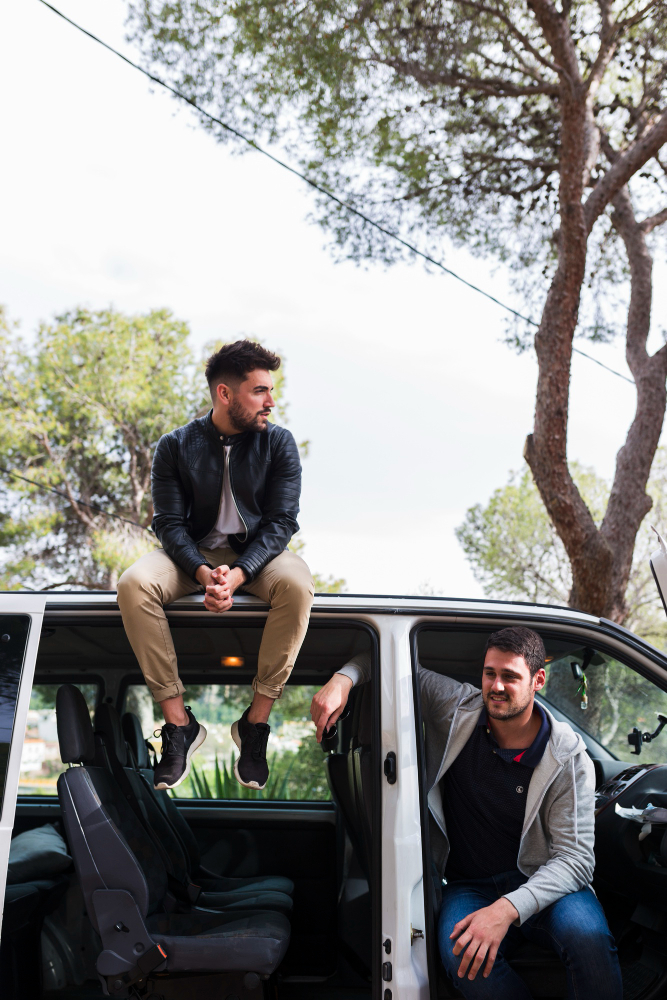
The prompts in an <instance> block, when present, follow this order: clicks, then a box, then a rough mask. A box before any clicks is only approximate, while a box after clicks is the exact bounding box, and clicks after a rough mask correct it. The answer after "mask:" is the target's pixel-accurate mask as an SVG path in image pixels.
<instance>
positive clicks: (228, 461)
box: [225, 445, 248, 541]
mask: <svg viewBox="0 0 667 1000" xmlns="http://www.w3.org/2000/svg"><path fill="white" fill-rule="evenodd" d="M233 450H234V446H233V445H232V446H231V447H230V449H229V454H227V453H226V452H225V461H226V464H227V472H228V473H229V492H230V493H231V495H232V500H233V501H234V506H235V507H236V513H237V514H238V515H239V517H240V518H241V520H242V521H243V527H244V528H245V537H246V538H247V537H248V525H247V524H246V521H245V518H244V516H243V514H242V513H241V511H240V510H239V505H238V504H237V502H236V494H235V493H234V477H233V475H232V451H233ZM244 541H245V539H244Z"/></svg>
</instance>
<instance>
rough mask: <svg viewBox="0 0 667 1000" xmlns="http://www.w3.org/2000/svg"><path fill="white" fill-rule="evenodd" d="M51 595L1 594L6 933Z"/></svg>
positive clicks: (0, 854) (0, 825)
mask: <svg viewBox="0 0 667 1000" xmlns="http://www.w3.org/2000/svg"><path fill="white" fill-rule="evenodd" d="M45 604H46V594H26V593H16V594H0V931H1V930H2V908H3V907H4V899H5V884H6V881H7V861H8V858H9V843H10V841H11V839H12V829H13V827H14V814H15V812H16V795H17V790H18V784H19V769H20V766H21V751H22V749H23V734H24V733H25V725H26V717H27V714H28V706H29V704H30V691H31V689H32V678H33V674H34V672H35V660H36V658H37V647H38V646H39V637H40V634H41V630H42V619H43V618H44V606H45Z"/></svg>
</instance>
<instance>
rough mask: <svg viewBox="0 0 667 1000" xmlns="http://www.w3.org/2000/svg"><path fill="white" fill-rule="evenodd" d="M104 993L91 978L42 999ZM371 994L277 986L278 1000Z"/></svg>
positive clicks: (89, 999)
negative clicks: (79, 984)
mask: <svg viewBox="0 0 667 1000" xmlns="http://www.w3.org/2000/svg"><path fill="white" fill-rule="evenodd" d="M102 995H103V994H102V987H101V986H100V984H99V983H98V982H95V981H94V980H90V981H89V982H87V983H83V984H82V985H81V986H70V987H68V989H66V990H57V991H56V992H51V991H49V992H48V993H43V994H42V1000H100V997H102ZM370 995H371V991H370V987H367V988H363V987H362V988H356V989H346V988H344V987H341V986H333V985H331V986H329V985H327V984H325V983H322V984H313V983H279V984H278V985H277V987H276V1000H368V998H369V997H370ZM184 1000H186V998H184Z"/></svg>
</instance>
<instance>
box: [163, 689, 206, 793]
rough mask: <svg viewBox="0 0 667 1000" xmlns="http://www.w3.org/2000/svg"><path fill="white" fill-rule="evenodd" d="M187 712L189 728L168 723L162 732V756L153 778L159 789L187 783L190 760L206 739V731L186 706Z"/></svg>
mask: <svg viewBox="0 0 667 1000" xmlns="http://www.w3.org/2000/svg"><path fill="white" fill-rule="evenodd" d="M185 711H186V712H187V713H188V718H189V719H190V721H189V722H188V724H187V726H175V725H174V724H173V722H166V723H165V724H164V726H163V727H162V729H161V730H160V733H161V734H162V756H161V758H160V763H159V764H156V766H155V776H154V778H153V784H154V785H155V787H156V788H158V789H163V788H176V786H177V785H180V783H181V782H182V781H185V779H186V778H187V776H188V775H189V773H190V758H191V757H192V755H193V753H194V752H195V750H198V749H199V747H200V746H201V745H202V743H203V742H204V740H205V739H206V730H205V729H204V727H203V726H200V725H199V723H198V722H197V720H196V719H195V717H194V715H193V714H192V712H191V711H190V707H189V705H186V706H185Z"/></svg>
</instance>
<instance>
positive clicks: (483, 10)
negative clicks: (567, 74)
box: [459, 0, 563, 76]
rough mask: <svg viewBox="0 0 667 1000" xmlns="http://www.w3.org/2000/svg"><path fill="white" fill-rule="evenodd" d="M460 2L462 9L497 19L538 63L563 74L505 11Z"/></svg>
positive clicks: (471, 1) (474, 0)
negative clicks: (469, 8) (465, 8)
mask: <svg viewBox="0 0 667 1000" xmlns="http://www.w3.org/2000/svg"><path fill="white" fill-rule="evenodd" d="M459 2H460V4H461V6H462V7H472V9H473V10H476V11H479V13H480V14H490V15H491V16H492V17H497V18H498V20H499V21H501V22H502V23H503V24H504V25H505V27H506V28H508V29H509V31H510V32H511V33H512V35H514V37H515V38H516V39H517V41H519V42H521V44H522V45H523V47H524V48H525V50H526V52H530V54H531V56H533V57H534V58H535V59H537V60H538V62H541V63H542V65H543V66H546V68H547V69H550V70H551V71H552V73H555V74H556V75H557V76H560V74H561V73H562V72H563V70H562V68H561V67H560V66H559V65H558V64H557V63H553V62H551V60H550V59H547V58H546V56H543V55H542V53H541V52H540V50H539V49H536V48H535V46H534V45H533V44H532V42H531V41H530V39H529V38H528V36H527V35H526V34H524V33H523V32H522V31H519V29H518V28H517V27H516V25H515V24H514V22H513V21H512V20H511V19H510V18H509V17H508V15H507V14H505V13H503V11H501V10H497V9H496V8H495V7H489V6H488V5H487V4H484V3H479V2H477V0H459Z"/></svg>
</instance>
